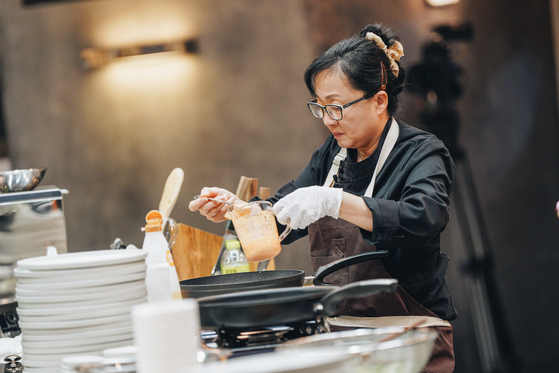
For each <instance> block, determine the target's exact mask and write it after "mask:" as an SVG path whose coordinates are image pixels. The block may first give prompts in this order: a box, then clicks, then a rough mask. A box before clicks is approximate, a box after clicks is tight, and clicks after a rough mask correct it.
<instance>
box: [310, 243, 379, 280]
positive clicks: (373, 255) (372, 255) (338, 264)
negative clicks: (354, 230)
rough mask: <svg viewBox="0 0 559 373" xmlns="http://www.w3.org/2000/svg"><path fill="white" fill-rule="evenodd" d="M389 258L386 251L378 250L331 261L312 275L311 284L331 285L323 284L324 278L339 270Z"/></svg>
mask: <svg viewBox="0 0 559 373" xmlns="http://www.w3.org/2000/svg"><path fill="white" fill-rule="evenodd" d="M388 256H390V253H389V251H388V250H380V251H371V252H368V253H363V254H357V255H353V256H350V257H349V258H341V259H338V260H335V261H333V262H332V263H328V264H326V265H323V266H322V267H320V268H319V269H318V270H317V271H316V273H315V274H314V280H313V283H314V284H315V285H317V286H318V285H332V284H327V283H325V282H323V280H324V277H326V276H328V275H329V274H331V273H334V272H336V271H337V270H339V269H342V268H345V267H349V266H350V265H353V264H357V263H362V262H368V261H369V260H374V259H380V258H387V257H388Z"/></svg>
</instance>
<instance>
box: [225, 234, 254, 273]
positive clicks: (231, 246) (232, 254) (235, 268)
mask: <svg viewBox="0 0 559 373" xmlns="http://www.w3.org/2000/svg"><path fill="white" fill-rule="evenodd" d="M225 248H226V250H225V252H224V253H223V255H222V256H221V263H220V267H221V274H223V275H225V274H228V273H241V272H249V271H250V268H249V264H248V263H249V262H248V260H247V258H246V256H245V254H244V253H243V250H242V249H241V243H240V242H239V240H238V239H237V238H232V239H229V240H227V241H225Z"/></svg>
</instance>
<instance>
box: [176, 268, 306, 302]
mask: <svg viewBox="0 0 559 373" xmlns="http://www.w3.org/2000/svg"><path fill="white" fill-rule="evenodd" d="M304 280H305V272H304V271H301V270H296V269H293V270H291V269H287V270H277V271H259V272H244V273H230V274H226V275H216V276H207V277H198V278H193V279H189V280H183V281H181V282H180V287H181V293H182V297H183V298H201V297H208V296H212V295H219V294H229V293H235V292H240V291H249V290H259V289H276V288H285V287H293V286H303V281H304Z"/></svg>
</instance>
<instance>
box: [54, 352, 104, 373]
mask: <svg viewBox="0 0 559 373" xmlns="http://www.w3.org/2000/svg"><path fill="white" fill-rule="evenodd" d="M104 359H105V357H104V356H94V355H80V356H69V357H65V358H63V359H62V363H61V364H60V366H61V367H62V369H67V370H72V372H74V373H75V370H73V369H75V368H77V367H79V366H80V365H83V364H92V363H99V362H101V361H103V360H104Z"/></svg>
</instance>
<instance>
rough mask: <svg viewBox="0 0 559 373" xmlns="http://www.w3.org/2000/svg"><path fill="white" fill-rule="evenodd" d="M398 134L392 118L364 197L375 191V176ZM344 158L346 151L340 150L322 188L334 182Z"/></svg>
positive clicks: (397, 128)
mask: <svg viewBox="0 0 559 373" xmlns="http://www.w3.org/2000/svg"><path fill="white" fill-rule="evenodd" d="M399 134H400V128H399V127H398V123H396V120H395V119H394V118H392V121H391V122H390V129H389V130H388V134H387V135H386V139H385V140H384V144H383V145H382V149H381V150H380V155H379V159H378V162H377V165H376V167H375V171H374V172H373V177H372V179H371V183H370V184H369V187H368V188H367V191H366V192H365V196H366V197H372V196H373V190H374V189H375V180H376V178H377V175H378V174H379V172H380V170H381V169H382V166H383V165H384V162H386V159H387V158H388V155H389V154H390V152H391V151H392V149H393V148H394V145H396V141H397V140H398V136H399ZM346 156H347V149H345V148H342V150H340V152H339V153H338V154H337V155H336V157H335V158H334V161H333V162H332V167H331V168H330V171H329V172H328V176H327V177H326V181H325V182H324V186H326V187H329V186H332V183H333V181H334V175H336V174H337V173H338V169H339V168H340V162H341V161H342V160H344V159H345V158H346Z"/></svg>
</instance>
